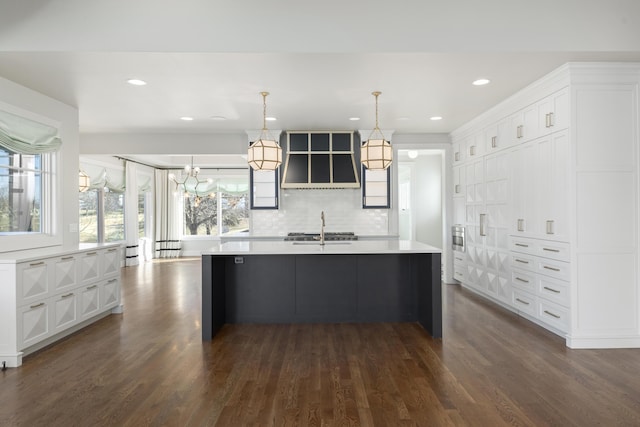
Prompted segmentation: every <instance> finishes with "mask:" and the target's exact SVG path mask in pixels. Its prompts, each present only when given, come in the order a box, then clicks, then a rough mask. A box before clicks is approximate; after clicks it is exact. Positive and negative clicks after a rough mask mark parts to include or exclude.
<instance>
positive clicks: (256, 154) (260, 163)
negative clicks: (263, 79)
mask: <svg viewBox="0 0 640 427" xmlns="http://www.w3.org/2000/svg"><path fill="white" fill-rule="evenodd" d="M260 95H262V107H263V108H262V117H263V119H262V132H260V136H259V137H258V139H257V140H256V141H255V142H253V143H252V144H251V146H250V147H249V152H248V156H247V162H249V166H251V168H253V169H254V170H276V169H277V168H278V166H280V165H281V164H282V148H281V147H280V145H279V144H278V141H276V140H275V138H274V137H273V136H271V134H270V133H269V131H268V130H267V95H269V92H260Z"/></svg>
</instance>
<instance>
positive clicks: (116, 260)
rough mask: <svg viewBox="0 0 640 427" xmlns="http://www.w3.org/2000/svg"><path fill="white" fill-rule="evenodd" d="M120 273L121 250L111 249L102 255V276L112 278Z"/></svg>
mask: <svg viewBox="0 0 640 427" xmlns="http://www.w3.org/2000/svg"><path fill="white" fill-rule="evenodd" d="M119 271H120V248H109V249H107V250H106V251H104V252H103V253H102V275H103V276H110V275H112V274H118V272H119Z"/></svg>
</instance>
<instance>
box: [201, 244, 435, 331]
mask: <svg viewBox="0 0 640 427" xmlns="http://www.w3.org/2000/svg"><path fill="white" fill-rule="evenodd" d="M440 252H441V251H440V249H437V248H434V247H431V246H428V245H425V244H422V243H419V242H414V241H404V240H373V241H372V240H367V241H350V242H342V241H340V242H338V241H336V242H326V243H325V244H324V245H321V244H320V243H319V242H290V241H233V242H226V243H220V244H217V245H214V246H213V247H212V248H211V249H210V250H208V251H205V252H204V253H203V254H202V339H203V340H205V341H206V340H211V339H212V338H213V336H214V335H215V334H216V333H217V332H218V331H219V330H220V328H221V327H222V326H223V325H224V324H225V323H296V322H298V323H300V322H418V323H420V325H422V327H423V328H425V329H426V330H427V331H428V332H429V333H430V334H431V336H433V337H434V338H439V337H441V336H442V293H441V283H442V282H441V265H440Z"/></svg>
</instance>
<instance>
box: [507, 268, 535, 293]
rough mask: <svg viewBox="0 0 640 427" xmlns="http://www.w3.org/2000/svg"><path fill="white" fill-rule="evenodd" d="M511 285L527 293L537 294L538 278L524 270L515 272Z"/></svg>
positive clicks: (512, 275) (512, 274)
mask: <svg viewBox="0 0 640 427" xmlns="http://www.w3.org/2000/svg"><path fill="white" fill-rule="evenodd" d="M511 284H512V285H513V286H515V287H516V288H519V289H522V290H525V291H527V292H531V293H535V292H536V277H535V275H534V274H532V273H530V272H526V271H523V270H513V271H512V272H511Z"/></svg>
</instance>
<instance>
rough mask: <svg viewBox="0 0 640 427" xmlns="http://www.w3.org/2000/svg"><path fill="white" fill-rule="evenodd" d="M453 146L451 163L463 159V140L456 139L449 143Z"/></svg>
mask: <svg viewBox="0 0 640 427" xmlns="http://www.w3.org/2000/svg"><path fill="white" fill-rule="evenodd" d="M451 146H452V147H453V164H454V165H455V164H459V163H462V162H463V161H464V158H465V155H464V149H465V147H464V140H456V141H453V142H452V143H451Z"/></svg>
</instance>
